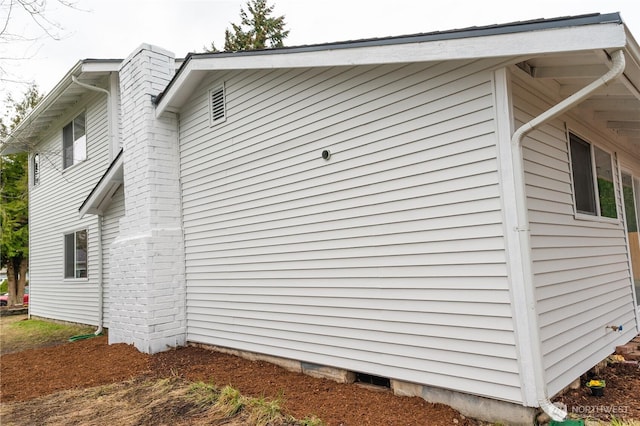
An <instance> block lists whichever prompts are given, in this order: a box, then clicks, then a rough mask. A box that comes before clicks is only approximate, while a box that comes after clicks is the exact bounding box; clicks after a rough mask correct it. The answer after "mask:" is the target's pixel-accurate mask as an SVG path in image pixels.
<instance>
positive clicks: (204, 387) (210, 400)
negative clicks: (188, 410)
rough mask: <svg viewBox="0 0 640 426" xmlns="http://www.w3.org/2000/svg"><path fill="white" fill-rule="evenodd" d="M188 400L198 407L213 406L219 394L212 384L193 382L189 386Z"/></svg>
mask: <svg viewBox="0 0 640 426" xmlns="http://www.w3.org/2000/svg"><path fill="white" fill-rule="evenodd" d="M188 394H189V399H191V400H192V401H193V402H194V404H196V405H197V406H198V407H201V408H202V407H206V406H208V405H213V404H215V403H216V402H217V401H218V396H219V395H220V393H219V392H218V389H217V388H216V387H215V386H214V385H213V384H207V383H204V382H195V383H192V384H191V386H189V393H188Z"/></svg>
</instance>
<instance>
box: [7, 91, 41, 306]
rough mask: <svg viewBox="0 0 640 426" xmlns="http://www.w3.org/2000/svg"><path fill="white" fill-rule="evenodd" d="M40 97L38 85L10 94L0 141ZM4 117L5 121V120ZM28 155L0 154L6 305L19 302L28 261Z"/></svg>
mask: <svg viewBox="0 0 640 426" xmlns="http://www.w3.org/2000/svg"><path fill="white" fill-rule="evenodd" d="M40 99H42V95H41V94H40V93H39V91H38V87H37V86H35V85H32V86H30V87H29V88H28V90H27V92H26V94H25V96H24V99H23V100H22V101H19V102H17V101H15V100H14V99H13V98H11V96H9V97H8V98H7V104H8V105H11V106H12V107H13V113H12V114H11V116H10V117H5V118H3V119H0V140H4V139H5V138H6V137H7V135H8V134H9V133H10V132H11V131H13V130H14V129H15V128H16V127H17V126H18V124H20V122H21V121H22V120H23V119H24V118H25V117H26V116H27V115H28V114H29V112H31V110H32V109H33V108H34V107H35V106H36V104H37V103H38V102H39V101H40ZM5 119H6V121H5ZM27 161H28V154H27V153H24V152H22V153H18V154H10V155H5V156H2V157H0V265H2V266H3V267H6V269H7V281H8V291H9V301H8V305H9V306H13V305H16V304H22V297H23V295H24V287H25V284H26V279H27V277H26V275H27V267H28V264H29V207H28V202H29V195H28V190H29V177H28V166H27Z"/></svg>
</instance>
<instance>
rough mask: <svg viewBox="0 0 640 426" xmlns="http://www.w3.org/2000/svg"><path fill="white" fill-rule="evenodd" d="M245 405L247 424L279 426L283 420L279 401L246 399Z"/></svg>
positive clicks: (263, 398) (262, 398)
mask: <svg viewBox="0 0 640 426" xmlns="http://www.w3.org/2000/svg"><path fill="white" fill-rule="evenodd" d="M246 400H247V401H246V405H247V407H248V408H249V422H250V424H254V425H256V426H266V425H270V424H279V423H282V422H283V420H284V416H283V415H282V411H281V408H280V399H274V400H267V399H266V398H265V397H261V398H247V399H246Z"/></svg>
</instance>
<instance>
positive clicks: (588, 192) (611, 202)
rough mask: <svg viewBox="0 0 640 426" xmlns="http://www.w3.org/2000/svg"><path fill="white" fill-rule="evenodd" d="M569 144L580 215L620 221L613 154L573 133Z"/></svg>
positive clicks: (575, 198) (577, 211) (575, 197)
mask: <svg viewBox="0 0 640 426" xmlns="http://www.w3.org/2000/svg"><path fill="white" fill-rule="evenodd" d="M569 144H570V147H571V172H572V177H573V195H574V201H575V208H576V213H579V214H586V215H590V216H599V217H606V218H611V219H616V218H617V217H618V209H617V205H616V192H615V185H614V178H613V176H614V174H613V170H614V167H613V158H612V157H611V154H609V153H608V152H606V151H604V150H602V149H600V148H598V147H597V146H595V145H593V144H591V143H589V142H587V141H585V140H584V139H582V138H580V137H578V136H576V135H575V134H573V133H570V134H569Z"/></svg>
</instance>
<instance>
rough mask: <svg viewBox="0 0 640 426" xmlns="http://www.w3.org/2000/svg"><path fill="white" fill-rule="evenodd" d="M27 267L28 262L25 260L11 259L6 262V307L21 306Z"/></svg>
mask: <svg viewBox="0 0 640 426" xmlns="http://www.w3.org/2000/svg"><path fill="white" fill-rule="evenodd" d="M28 266H29V262H28V260H27V259H26V258H18V259H16V258H13V259H9V261H8V262H7V283H8V289H7V290H8V292H9V298H8V299H9V300H8V301H7V306H22V302H23V300H24V299H23V298H24V287H25V284H26V282H27V268H28Z"/></svg>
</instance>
